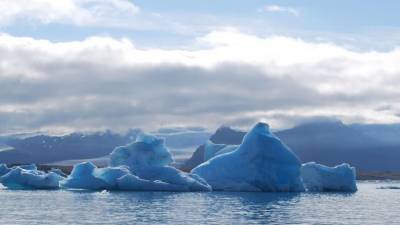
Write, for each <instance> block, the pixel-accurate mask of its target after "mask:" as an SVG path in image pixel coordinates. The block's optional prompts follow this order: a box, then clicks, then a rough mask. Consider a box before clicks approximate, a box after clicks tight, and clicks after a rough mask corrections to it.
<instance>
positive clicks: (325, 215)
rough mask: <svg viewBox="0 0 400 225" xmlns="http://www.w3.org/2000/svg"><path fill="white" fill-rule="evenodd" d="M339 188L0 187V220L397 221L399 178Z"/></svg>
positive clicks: (399, 222) (146, 221)
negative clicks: (183, 190) (147, 189)
mask: <svg viewBox="0 0 400 225" xmlns="http://www.w3.org/2000/svg"><path fill="white" fill-rule="evenodd" d="M358 187H359V191H358V192H357V193H355V194H342V193H300V194H295V193H225V192H224V193H222V192H212V193H162V192H106V191H103V192H85V191H66V190H60V191H15V190H14V191H12V190H4V189H3V190H0V224H2V225H3V224H24V225H25V224H31V225H32V224H400V190H399V189H392V188H389V189H381V187H400V183H383V182H362V183H359V184H358Z"/></svg>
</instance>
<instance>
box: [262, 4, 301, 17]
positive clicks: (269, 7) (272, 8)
mask: <svg viewBox="0 0 400 225" xmlns="http://www.w3.org/2000/svg"><path fill="white" fill-rule="evenodd" d="M263 11H266V12H283V13H289V14H292V15H294V16H299V15H300V13H299V11H298V10H297V9H295V8H291V7H285V6H280V5H267V6H264V8H263Z"/></svg>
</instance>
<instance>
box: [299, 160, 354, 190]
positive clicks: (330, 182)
mask: <svg viewBox="0 0 400 225" xmlns="http://www.w3.org/2000/svg"><path fill="white" fill-rule="evenodd" d="M301 176H302V179H303V183H304V186H305V188H306V189H307V191H318V192H322V191H327V192H329V191H337V192H355V191H357V184H356V170H355V168H354V167H351V166H350V165H349V164H347V163H343V164H341V165H338V166H335V167H328V166H324V165H321V164H318V163H315V162H309V163H305V164H303V166H302V167H301Z"/></svg>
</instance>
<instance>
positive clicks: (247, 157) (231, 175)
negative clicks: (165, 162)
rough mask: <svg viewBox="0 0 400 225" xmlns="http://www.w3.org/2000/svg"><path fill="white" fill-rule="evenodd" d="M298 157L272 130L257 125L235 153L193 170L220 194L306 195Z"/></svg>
mask: <svg viewBox="0 0 400 225" xmlns="http://www.w3.org/2000/svg"><path fill="white" fill-rule="evenodd" d="M300 168H301V164H300V161H299V159H298V158H297V157H296V155H295V154H294V153H293V152H292V151H291V150H290V149H289V148H288V147H287V146H286V145H284V144H283V143H282V142H281V141H280V140H279V139H278V138H277V137H276V136H275V135H274V134H272V133H271V132H270V130H269V126H268V125H267V124H265V123H258V124H256V125H255V126H254V127H253V128H252V130H251V131H250V132H249V133H247V134H246V136H245V138H244V140H243V143H242V144H241V145H240V146H239V147H238V149H237V150H235V151H233V152H228V153H224V154H221V155H219V156H216V157H214V158H212V159H210V160H209V161H207V162H205V163H203V164H201V165H199V166H198V167H196V168H194V169H193V170H192V173H193V174H197V175H199V176H200V177H202V178H204V179H205V180H206V181H207V182H208V183H209V184H210V185H211V186H212V188H213V190H219V191H291V192H299V191H304V186H303V182H302V180H301V177H300Z"/></svg>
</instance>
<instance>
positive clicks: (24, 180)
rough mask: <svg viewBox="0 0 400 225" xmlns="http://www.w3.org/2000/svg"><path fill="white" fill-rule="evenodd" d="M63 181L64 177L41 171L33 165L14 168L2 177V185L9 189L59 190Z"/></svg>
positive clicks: (0, 179) (0, 181)
mask: <svg viewBox="0 0 400 225" xmlns="http://www.w3.org/2000/svg"><path fill="white" fill-rule="evenodd" d="M24 168H28V169H24ZM61 180H63V177H61V176H60V175H58V174H56V173H53V172H49V173H46V172H43V171H39V170H37V169H36V166H33V165H32V166H30V167H19V166H17V167H13V168H11V169H9V171H8V172H7V173H6V174H4V175H3V176H1V177H0V183H1V184H2V185H3V186H5V187H7V188H9V189H58V188H59V187H60V186H59V182H60V181H61Z"/></svg>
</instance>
